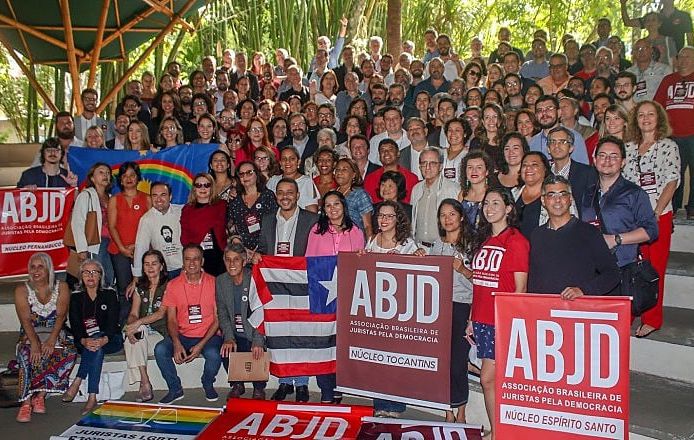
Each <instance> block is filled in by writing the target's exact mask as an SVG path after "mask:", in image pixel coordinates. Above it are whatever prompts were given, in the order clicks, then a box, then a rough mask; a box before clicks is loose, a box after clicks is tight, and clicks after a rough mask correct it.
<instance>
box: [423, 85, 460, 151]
mask: <svg viewBox="0 0 694 440" xmlns="http://www.w3.org/2000/svg"><path fill="white" fill-rule="evenodd" d="M456 110H457V106H456V103H455V101H454V100H453V99H452V98H451V97H450V96H448V95H447V94H444V96H443V97H441V98H440V99H439V102H438V104H437V105H436V114H435V115H434V116H435V124H436V126H435V127H434V128H433V129H432V130H431V132H430V133H429V136H428V137H427V141H428V142H429V145H431V146H432V147H441V148H448V138H447V137H446V133H444V132H443V127H444V126H445V125H446V122H448V121H450V120H451V119H453V118H455V112H456Z"/></svg>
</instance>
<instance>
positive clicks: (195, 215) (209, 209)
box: [181, 173, 227, 276]
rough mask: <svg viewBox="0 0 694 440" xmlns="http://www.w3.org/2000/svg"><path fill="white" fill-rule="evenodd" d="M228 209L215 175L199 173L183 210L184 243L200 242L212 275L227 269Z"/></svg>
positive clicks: (182, 237)
mask: <svg viewBox="0 0 694 440" xmlns="http://www.w3.org/2000/svg"><path fill="white" fill-rule="evenodd" d="M226 209H227V203H226V202H225V201H224V200H219V198H218V197H217V194H216V193H215V191H214V178H213V177H212V176H211V175H209V174H208V173H199V174H197V175H196V176H195V178H194V179H193V189H192V190H191V191H190V195H189V196H188V203H186V204H185V206H183V210H182V211H181V245H183V246H186V245H188V244H197V245H200V246H201V247H202V249H203V258H204V262H203V269H204V270H205V272H207V273H209V274H210V275H212V276H217V275H219V274H221V273H223V272H224V262H223V261H222V251H223V250H224V247H225V246H226V242H227V233H226V223H225V221H224V219H225V213H226Z"/></svg>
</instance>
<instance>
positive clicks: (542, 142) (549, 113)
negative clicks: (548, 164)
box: [530, 95, 589, 165]
mask: <svg viewBox="0 0 694 440" xmlns="http://www.w3.org/2000/svg"><path fill="white" fill-rule="evenodd" d="M535 114H536V115H537V121H538V123H539V124H540V128H542V130H541V131H540V132H539V133H538V134H536V135H535V136H533V137H532V138H531V139H530V150H532V151H540V152H542V153H543V154H544V155H545V156H547V157H548V158H549V148H548V147H549V137H548V135H549V131H550V130H551V129H553V128H555V127H558V126H559V101H558V100H557V98H556V97H554V96H551V95H543V96H541V97H540V98H539V99H538V100H537V102H536V103H535ZM567 130H569V131H570V132H571V134H572V135H573V136H574V142H573V145H574V149H573V152H571V158H572V159H573V160H575V161H576V162H581V163H583V164H586V165H588V163H589V162H588V152H587V150H586V143H585V141H584V140H583V137H582V136H581V134H580V133H578V132H577V131H575V130H572V129H570V128H567Z"/></svg>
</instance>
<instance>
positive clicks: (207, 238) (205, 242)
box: [200, 232, 214, 251]
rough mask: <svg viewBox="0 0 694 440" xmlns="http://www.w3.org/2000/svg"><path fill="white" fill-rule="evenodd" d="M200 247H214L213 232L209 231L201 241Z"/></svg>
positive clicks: (206, 248) (205, 249) (207, 248)
mask: <svg viewBox="0 0 694 440" xmlns="http://www.w3.org/2000/svg"><path fill="white" fill-rule="evenodd" d="M200 247H201V248H202V249H203V250H204V251H209V250H210V249H212V248H214V243H213V242H212V234H211V233H209V232H208V233H207V234H205V238H203V239H202V241H201V242H200Z"/></svg>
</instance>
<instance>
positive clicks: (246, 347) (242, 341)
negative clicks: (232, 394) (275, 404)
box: [222, 337, 267, 390]
mask: <svg viewBox="0 0 694 440" xmlns="http://www.w3.org/2000/svg"><path fill="white" fill-rule="evenodd" d="M251 347H252V344H251V341H249V340H248V339H246V338H244V337H236V351H237V352H239V353H250V351H251ZM222 365H224V369H225V370H226V371H227V373H228V372H229V358H228V357H225V358H222ZM229 384H230V385H235V384H243V382H229ZM266 386H267V381H254V382H253V388H254V389H256V390H264V389H265V387H266Z"/></svg>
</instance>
